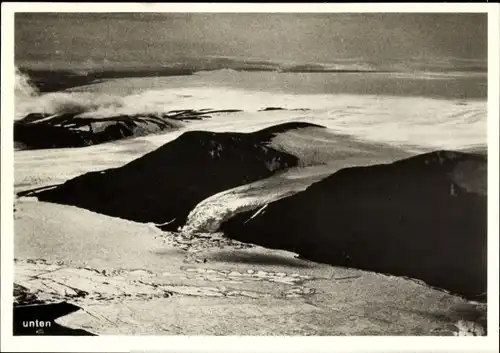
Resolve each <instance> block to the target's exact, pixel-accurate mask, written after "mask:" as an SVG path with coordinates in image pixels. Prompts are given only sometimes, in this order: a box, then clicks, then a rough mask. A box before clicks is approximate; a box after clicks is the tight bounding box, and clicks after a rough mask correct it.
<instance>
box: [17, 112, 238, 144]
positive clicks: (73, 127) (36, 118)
mask: <svg viewBox="0 0 500 353" xmlns="http://www.w3.org/2000/svg"><path fill="white" fill-rule="evenodd" d="M236 111H237V110H210V109H201V110H198V111H196V110H192V109H189V110H173V111H170V112H168V113H164V114H129V115H125V114H122V115H116V116H110V117H106V118H103V117H92V116H90V117H89V116H88V115H85V116H81V115H80V113H65V114H55V115H49V114H40V113H32V114H28V115H27V116H26V117H24V118H23V119H21V120H18V121H16V122H15V123H14V143H15V145H16V147H17V148H20V149H45V148H65V147H84V146H89V145H96V144H100V143H104V142H110V141H116V140H121V139H124V138H131V137H138V136H145V135H150V134H157V133H160V132H164V131H168V130H173V129H177V128H179V127H181V126H182V123H181V121H187V120H200V119H205V118H210V115H209V114H215V113H231V112H236Z"/></svg>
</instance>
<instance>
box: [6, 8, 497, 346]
mask: <svg viewBox="0 0 500 353" xmlns="http://www.w3.org/2000/svg"><path fill="white" fill-rule="evenodd" d="M94 5H95V6H94V7H92V8H93V9H94V11H86V7H85V6H80V7H76V8H77V9H79V10H76V11H57V10H55V9H57V6H55V7H54V6H53V7H51V9H54V11H52V10H51V11H48V12H47V11H45V10H40V12H37V11H29V10H28V11H16V12H15V13H13V14H12V19H11V21H12V23H13V27H12V29H13V33H9V35H11V36H12V38H13V40H12V44H13V47H12V49H11V50H12V52H11V53H10V54H9V53H5V52H4V50H2V73H4V70H6V71H9V72H10V74H11V78H12V84H11V85H10V86H5V85H4V83H5V82H2V95H3V94H4V91H6V90H9V92H10V95H11V96H12V98H13V101H12V103H11V104H10V109H11V110H10V112H11V115H10V116H5V115H4V111H3V110H2V248H4V241H5V239H4V235H5V236H7V235H6V234H4V233H7V232H10V233H12V234H10V235H9V237H11V238H9V239H12V241H11V242H12V246H13V249H11V251H12V255H11V256H12V257H11V260H12V261H10V260H9V263H11V268H12V275H11V277H4V275H3V272H2V299H3V300H4V293H3V292H4V285H5V282H7V278H9V279H8V282H9V286H8V288H9V291H10V289H12V290H11V291H10V293H9V294H8V295H9V298H12V299H11V300H10V299H9V300H10V302H9V303H7V304H5V303H4V302H3V301H2V309H3V310H2V311H5V309H7V310H8V311H10V312H11V316H9V321H10V323H9V324H10V325H12V327H11V328H9V327H5V326H3V327H2V331H4V330H7V331H9V330H10V332H8V334H10V335H12V336H13V338H16V339H17V338H19V337H20V336H22V337H26V336H82V337H81V339H86V338H85V336H93V338H92V339H99V336H137V337H141V336H337V337H338V336H438V337H443V336H446V337H457V338H455V339H456V340H460V338H459V337H462V336H483V337H491V335H494V336H495V335H496V337H497V338H498V320H497V319H495V321H494V322H493V325H492V322H489V321H488V318H489V317H490V316H489V311H490V310H491V305H492V304H491V303H490V300H493V301H496V304H495V305H497V304H498V292H491V288H496V289H497V288H498V287H491V285H492V284H491V280H490V278H491V277H489V274H490V273H489V271H490V270H491V271H496V272H494V273H495V275H496V276H498V262H497V263H496V265H495V264H494V265H493V266H496V267H494V268H493V269H491V267H488V264H489V261H491V260H492V259H494V258H492V257H491V254H492V253H491V252H490V246H491V245H489V244H488V239H489V237H488V234H489V232H491V229H490V227H491V224H493V223H494V224H496V227H497V228H496V231H497V232H496V238H498V211H496V213H493V214H491V213H489V212H488V211H489V210H490V212H491V209H489V207H492V203H490V202H489V201H490V200H489V198H490V197H491V196H493V195H492V194H491V193H492V192H493V193H495V195H494V196H493V197H494V199H492V200H498V195H497V194H496V193H497V192H498V189H497V188H495V189H493V191H492V189H490V188H491V184H489V182H493V181H494V180H496V183H497V185H498V176H497V175H495V176H494V178H496V179H494V180H493V179H492V180H489V179H488V178H491V177H492V176H491V175H492V174H491V171H490V168H491V166H492V165H491V163H493V162H492V159H495V162H494V163H496V164H494V166H495V167H494V168H498V151H497V150H496V149H497V148H498V147H497V146H498V145H495V146H494V147H492V146H491V145H490V144H489V141H491V138H492V136H493V135H491V136H490V130H489V128H488V127H489V125H488V121H489V119H491V118H492V116H491V114H490V115H489V113H491V112H489V104H490V101H491V100H495V101H498V94H497V95H496V96H491V91H490V93H489V91H488V89H489V85H491V84H495V85H497V82H492V81H491V80H488V70H489V69H490V70H493V69H492V68H491V67H492V65H494V66H495V68H497V67H498V62H495V63H493V64H492V63H491V62H490V61H489V60H488V50H489V49H490V50H491V48H492V45H493V48H496V50H497V51H498V42H496V43H493V44H492V42H491V41H489V38H488V23H489V21H492V20H493V21H495V20H496V21H498V18H495V17H493V18H491V15H489V14H488V11H487V9H488V8H486V10H484V11H483V12H478V11H464V12H422V11H420V12H419V11H416V12H407V11H401V12H397V11H396V12H394V11H392V12H389V11H387V12H373V11H366V12H363V6H361V5H360V7H359V8H360V10H359V11H356V12H355V11H339V10H335V9H336V8H335V7H334V6H332V7H331V9H332V10H331V11H318V12H316V11H315V10H314V9H315V5H314V4H311V7H310V10H309V11H306V12H293V11H290V12H287V11H286V10H285V11H278V12H275V11H271V10H269V11H266V5H261V8H262V10H261V11H240V12H238V11H232V12H226V11H223V7H222V4H219V5H220V6H219V7H216V8H217V9H220V11H215V12H214V11H210V10H207V11H201V12H199V11H197V12H191V11H189V6H184V9H185V11H168V10H159V11H154V12H152V11H140V10H138V11H120V5H119V4H115V5H116V6H111V7H110V8H111V9H112V10H110V11H104V10H103V11H99V10H97V11H96V10H95V9H96V8H97V9H99V5H98V4H94ZM38 6H39V7H40V8H43V7H42V6H41V5H38ZM316 6H318V5H317V4H316ZM2 7H3V5H2ZM146 7H147V6H146V5H144V8H146ZM166 8H167V9H168V7H166ZM205 8H206V9H209V8H210V6H209V5H208V4H206V6H205ZM372 8H373V6H372ZM395 8H397V7H395ZM446 8H447V9H449V11H453V5H451V6H450V7H446ZM151 9H154V7H152V8H151ZM281 9H286V7H281ZM470 9H473V7H470ZM495 9H496V10H498V7H496V8H495ZM2 12H3V11H2ZM489 17H490V18H489ZM2 26H3V25H2ZM2 38H4V28H2ZM7 55H12V58H10V61H9V63H10V62H12V65H9V66H8V67H5V66H4V64H5V63H4V58H5V57H6V56H7ZM496 58H497V59H498V56H497V57H496ZM5 65H6V64H5ZM497 73H498V72H497ZM496 79H497V80H498V77H497V78H496ZM496 87H497V86H496ZM497 93H498V92H497ZM3 102H4V98H3V97H2V105H4V104H3ZM2 109H3V108H2ZM493 118H494V119H497V120H498V113H497V115H496V116H493ZM7 125H8V127H6V126H7ZM496 126H498V125H496ZM6 131H9V134H10V133H11V134H10V135H7V132H6ZM494 134H495V135H494V136H498V135H497V134H498V131H496V132H495V133H494ZM494 136H493V137H494ZM6 140H8V141H6ZM7 143H9V144H10V145H6V144H7ZM496 143H497V142H496ZM5 146H11V151H10V153H11V159H9V160H10V161H11V162H12V165H10V166H8V165H6V163H4V153H6V152H7V151H6V150H5ZM492 148H494V149H495V151H494V152H492ZM491 153H495V154H494V155H491ZM5 168H10V173H11V178H12V180H11V183H9V188H10V189H5V190H8V195H7V192H4V184H7V180H5V179H4V169H5ZM497 172H498V171H497V170H495V173H497ZM4 194H5V195H4ZM4 196H5V197H7V196H8V197H9V199H8V200H7V202H8V203H7V207H8V208H9V211H8V212H12V213H8V214H9V215H11V216H12V222H11V227H12V228H4V226H5V224H4V218H5V217H4V216H5V214H7V213H5V214H4V211H6V210H4V205H5V203H4V200H3V199H4ZM496 207H498V203H497V204H496ZM6 212H7V211H6ZM491 217H496V218H495V219H491ZM496 244H497V249H496V251H498V243H496ZM6 246H9V244H8V245H6ZM3 251H4V249H2V253H3ZM4 261H6V260H4V258H3V257H2V267H3V266H4ZM490 266H491V265H490ZM496 279H497V280H498V277H497V278H496ZM489 290H490V292H489ZM11 293H12V294H11ZM4 305H8V306H4ZM495 308H496V309H497V310H498V307H497V306H496V307H495ZM497 314H498V311H497ZM2 316H3V314H2ZM495 325H496V326H495ZM26 339H29V337H26ZM54 339H56V338H54ZM89 339H90V338H89ZM407 348H410V347H407ZM490 349H491V348H490ZM496 349H497V351H498V343H497V346H496ZM482 351H484V352H489V350H487V349H484V350H482ZM492 352H493V351H492Z"/></svg>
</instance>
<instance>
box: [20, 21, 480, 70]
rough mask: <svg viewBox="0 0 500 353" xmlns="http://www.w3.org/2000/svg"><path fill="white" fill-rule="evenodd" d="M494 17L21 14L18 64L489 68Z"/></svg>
mask: <svg viewBox="0 0 500 353" xmlns="http://www.w3.org/2000/svg"><path fill="white" fill-rule="evenodd" d="M487 42H488V41H487V16H486V14H455V13H444V14H429V13H428V14H425V13H423V14H400V13H380V14H376V13H372V14H362V13H359V14H327V13H323V14H313V13H311V14H305V13H304V14H293V13H281V14H280V13H275V14H257V13H255V14H252V13H237V14H221V13H219V14H218V13H176V14H172V13H170V14H168V13H59V14H50V13H24V14H23V13H17V14H16V15H15V59H16V64H17V65H18V66H19V65H21V66H22V65H30V64H32V65H34V64H37V65H39V66H43V65H51V64H54V65H55V63H60V64H62V63H64V64H66V65H69V66H78V65H82V64H85V63H87V64H90V63H93V64H96V63H97V64H99V63H118V64H122V65H126V64H131V65H134V64H139V63H142V64H144V63H148V64H165V63H168V62H176V61H182V60H183V59H182V58H185V57H194V58H209V57H213V56H216V57H219V56H222V57H237V58H241V59H253V60H271V61H275V62H280V63H282V62H285V63H286V62H293V63H329V62H335V61H339V60H344V61H367V62H374V63H384V62H388V61H391V60H396V61H402V62H405V61H411V60H420V61H426V60H430V61H433V62H439V61H442V62H447V63H450V62H455V61H460V62H470V63H476V62H486V58H487Z"/></svg>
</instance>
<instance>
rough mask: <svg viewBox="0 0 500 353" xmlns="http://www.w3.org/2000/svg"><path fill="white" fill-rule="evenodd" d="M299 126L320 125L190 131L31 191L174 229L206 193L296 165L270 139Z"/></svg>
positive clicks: (296, 159)
mask: <svg viewBox="0 0 500 353" xmlns="http://www.w3.org/2000/svg"><path fill="white" fill-rule="evenodd" d="M301 128H315V129H318V128H320V129H321V127H320V126H318V125H314V124H309V123H286V124H281V125H277V126H272V127H269V128H266V129H263V130H260V131H257V132H254V133H215V132H206V131H188V132H185V133H184V134H182V135H181V136H180V137H179V138H177V139H176V140H174V141H172V142H170V143H167V144H165V145H164V146H162V147H160V148H158V149H157V150H155V151H153V152H151V153H148V154H146V155H144V156H143V157H141V158H139V159H137V160H134V161H132V162H130V163H128V164H126V165H124V166H123V167H120V168H115V169H108V170H103V171H100V172H92V173H87V174H84V175H81V176H79V177H77V178H74V179H71V180H69V181H67V182H66V183H64V184H62V185H60V186H58V187H55V188H53V189H50V190H42V191H40V192H37V193H32V195H35V196H37V197H38V199H39V200H41V201H48V202H55V203H60V204H67V205H74V206H78V207H82V208H86V209H89V210H91V211H94V212H98V213H102V214H106V215H109V216H114V217H120V218H124V219H129V220H133V221H137V222H154V223H155V224H158V225H159V226H160V227H161V228H162V229H177V228H178V227H179V226H180V225H183V224H184V223H185V219H186V217H187V215H188V213H189V212H190V211H191V210H192V209H193V208H194V207H195V206H196V205H197V204H198V203H199V202H200V201H202V200H204V199H205V198H207V197H209V196H211V195H213V194H216V193H218V192H220V191H223V190H226V189H230V188H233V187H236V186H239V185H243V184H247V183H250V182H253V181H256V180H259V179H264V178H267V177H270V176H271V175H274V174H276V173H278V172H279V171H282V170H284V169H287V168H290V167H293V166H296V165H298V164H299V161H300V159H299V157H297V156H296V155H294V154H291V153H287V152H285V151H283V150H280V149H277V148H273V147H272V146H271V145H270V142H271V140H272V139H274V138H275V137H277V136H278V137H279V136H280V135H281V134H286V133H288V132H292V131H296V130H297V129H301ZM23 195H30V193H29V192H28V193H23Z"/></svg>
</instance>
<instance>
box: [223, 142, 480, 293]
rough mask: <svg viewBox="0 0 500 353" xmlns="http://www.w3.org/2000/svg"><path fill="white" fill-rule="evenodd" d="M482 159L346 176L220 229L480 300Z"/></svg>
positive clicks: (430, 157)
mask: <svg viewBox="0 0 500 353" xmlns="http://www.w3.org/2000/svg"><path fill="white" fill-rule="evenodd" d="M486 171H487V162H486V157H485V156H484V155H477V154H467V153H459V152H447V151H438V152H432V153H427V154H423V155H419V156H416V157H411V158H407V159H404V160H400V161H397V162H394V163H391V164H381V165H375V166H367V167H353V168H345V169H342V170H340V171H338V172H336V173H334V174H333V175H331V176H329V177H327V178H325V179H323V180H321V181H319V182H317V183H315V184H313V185H311V186H310V187H309V188H307V189H306V190H305V191H303V192H301V193H298V194H295V195H293V196H290V197H288V198H285V199H281V200H279V201H276V202H273V203H270V204H268V205H267V207H266V208H265V209H263V210H259V212H255V210H253V211H249V212H244V213H240V214H237V215H235V216H234V217H232V218H231V219H229V220H227V221H226V222H225V223H223V224H222V226H221V229H222V231H224V232H225V233H226V234H227V235H228V236H229V237H231V238H233V239H236V240H239V241H243V242H250V243H254V244H258V245H262V246H265V247H270V248H279V249H286V250H291V251H294V252H297V253H298V254H300V255H301V256H302V257H304V258H307V259H310V260H313V261H318V262H324V263H329V264H332V265H337V266H345V267H352V268H359V269H364V270H370V271H375V272H381V273H389V274H393V275H397V276H407V277H412V278H416V279H419V280H422V281H425V282H426V283H428V284H429V285H432V286H435V287H439V288H443V289H446V290H449V291H451V292H453V293H458V294H461V295H463V296H466V297H468V298H473V299H476V300H479V299H485V298H486V289H487V288H486V280H487V259H486V253H487V249H486V246H487V202H486V191H487V190H486V175H487V172H486Z"/></svg>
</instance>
